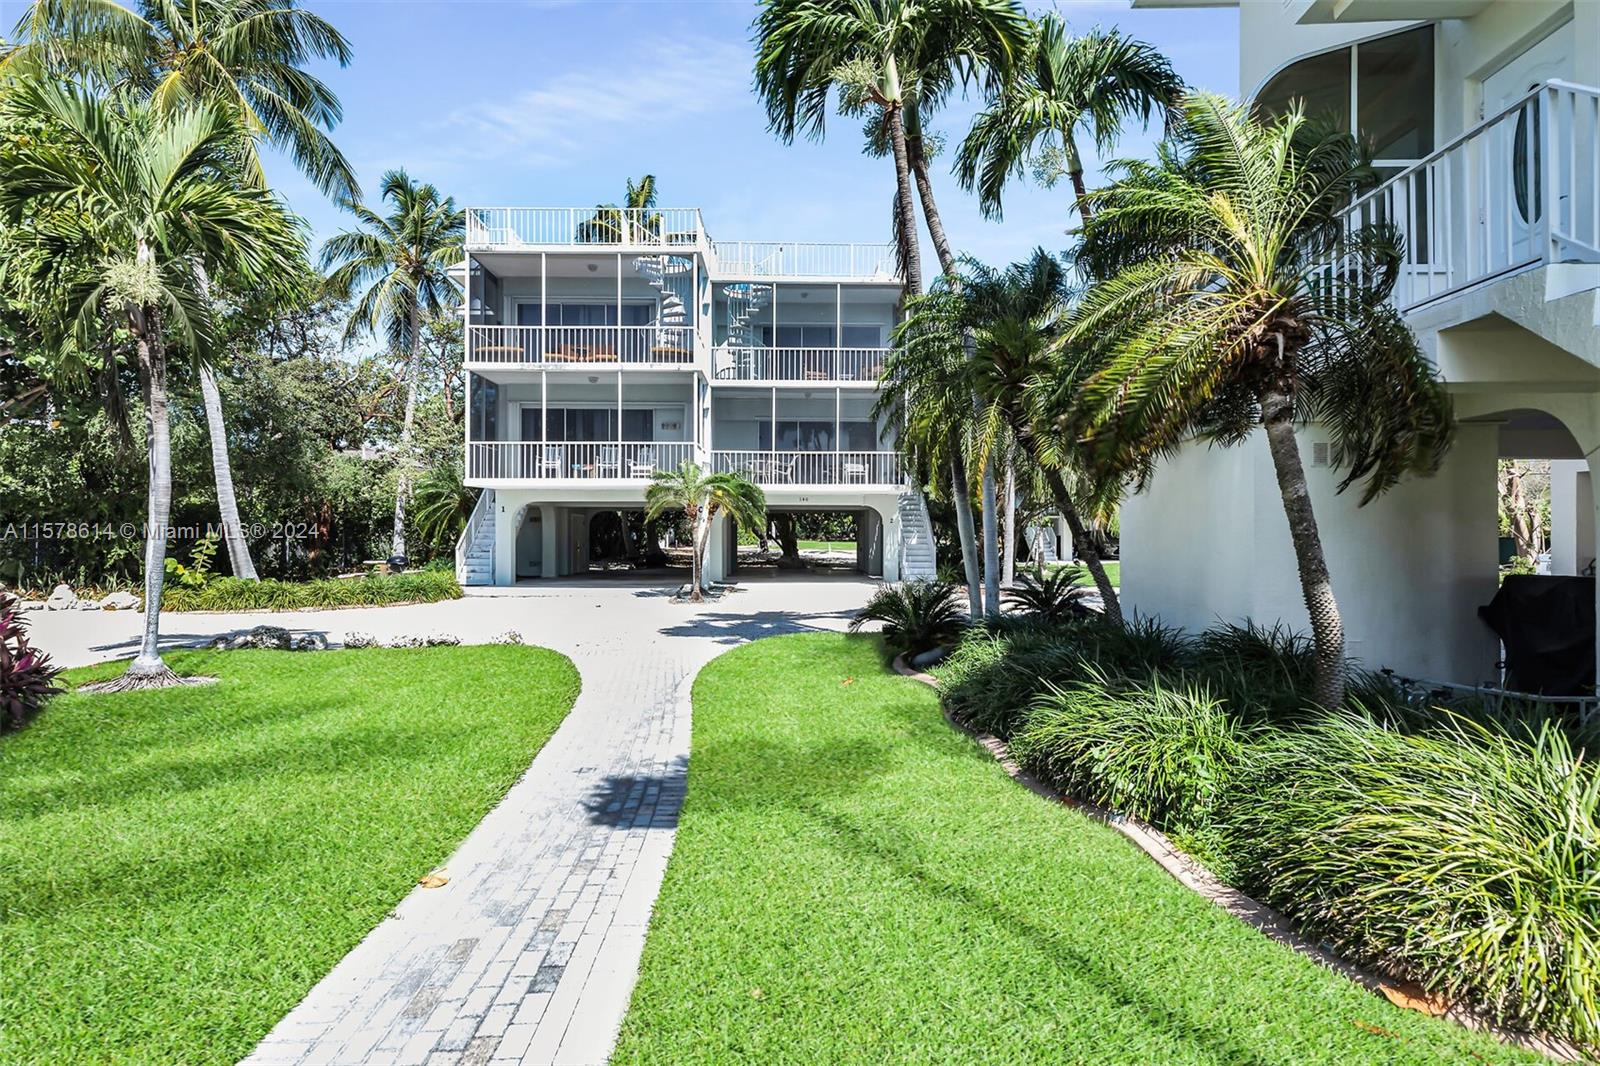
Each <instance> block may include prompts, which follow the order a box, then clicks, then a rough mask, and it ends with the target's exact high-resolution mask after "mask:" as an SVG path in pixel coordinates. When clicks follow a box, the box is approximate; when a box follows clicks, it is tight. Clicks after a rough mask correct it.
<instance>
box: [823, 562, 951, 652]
mask: <svg viewBox="0 0 1600 1066" xmlns="http://www.w3.org/2000/svg"><path fill="white" fill-rule="evenodd" d="M958 596H959V593H958V592H957V590H956V587H955V586H954V585H948V584H945V583H944V582H942V581H928V580H920V581H905V582H902V583H900V584H898V585H886V586H884V587H883V588H881V589H879V590H878V591H877V592H875V593H873V595H872V599H870V600H868V601H867V605H866V606H865V607H863V608H862V609H861V610H860V611H859V612H858V613H857V614H856V616H855V618H853V619H851V620H850V631H851V632H852V633H854V632H856V631H858V630H859V629H860V628H861V627H862V626H863V625H865V624H866V623H868V622H882V623H883V643H884V645H885V646H886V647H887V648H888V649H889V650H890V651H892V652H894V653H895V654H896V655H915V654H917V653H918V652H923V651H927V650H929V649H930V648H936V647H938V646H939V645H941V644H948V643H950V642H951V641H954V640H955V639H956V637H958V636H959V635H960V634H961V630H962V629H963V628H964V627H965V625H966V621H967V619H966V614H965V612H964V611H963V610H962V607H961V603H960V601H959V599H958Z"/></svg>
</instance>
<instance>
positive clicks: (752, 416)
mask: <svg viewBox="0 0 1600 1066" xmlns="http://www.w3.org/2000/svg"><path fill="white" fill-rule="evenodd" d="M874 398H875V397H874V395H873V394H867V393H862V392H851V391H848V390H844V389H838V388H835V389H816V390H811V389H806V390H797V389H780V388H775V387H774V388H766V389H753V388H752V389H745V388H719V389H716V390H715V391H714V392H713V395H712V407H711V420H712V421H711V444H712V451H711V456H710V459H711V468H712V469H713V470H715V471H717V472H719V473H738V474H743V475H745V476H746V477H748V478H750V479H751V480H752V481H754V482H756V483H757V484H758V485H763V486H767V487H769V488H786V487H790V486H796V487H849V486H880V487H881V486H898V485H900V484H901V483H902V482H903V481H904V474H903V472H902V469H901V464H900V456H899V454H898V453H897V452H896V451H895V450H894V448H893V444H892V440H891V439H890V437H889V435H888V432H887V426H886V424H884V423H882V422H880V421H879V420H878V419H876V418H875V417H874V416H873V412H872V407H873V403H874Z"/></svg>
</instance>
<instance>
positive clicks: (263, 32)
mask: <svg viewBox="0 0 1600 1066" xmlns="http://www.w3.org/2000/svg"><path fill="white" fill-rule="evenodd" d="M15 36H16V38H17V41H18V43H17V44H16V45H15V46H13V47H12V48H11V49H10V50H9V51H6V52H4V53H3V54H0V77H3V76H4V75H5V74H7V73H12V74H16V75H18V76H27V75H28V74H29V73H30V72H32V73H33V74H34V75H38V74H41V73H42V74H45V75H55V74H59V75H62V76H64V77H67V78H74V77H86V78H90V79H93V80H96V81H98V82H100V83H102V84H104V85H106V86H108V87H112V88H115V89H117V90H119V91H122V92H125V93H130V94H132V95H135V96H137V97H139V98H144V99H149V100H150V101H151V102H152V103H153V105H154V106H155V107H156V108H157V109H158V110H168V109H171V108H173V107H177V106H180V105H182V104H184V103H187V102H193V101H195V100H201V99H207V100H212V101H214V102H215V104H216V105H217V106H218V107H221V108H223V109H225V110H227V111H229V112H230V113H232V114H234V115H235V116H237V118H238V121H239V126H240V129H241V132H242V133H243V134H244V137H243V138H242V140H241V149H242V153H241V155H242V160H243V164H244V165H243V172H244V174H245V175H246V176H247V177H248V178H249V179H250V180H252V181H253V182H255V183H256V184H260V185H264V184H265V179H264V177H263V175H262V172H261V162H260V158H259V156H258V155H257V152H256V145H257V142H261V141H265V142H267V143H269V144H272V145H274V146H276V147H279V148H282V149H285V150H286V151H287V152H288V153H289V154H290V155H291V156H292V157H293V159H294V160H295V162H296V164H297V165H298V166H299V167H300V169H301V171H302V172H304V173H305V174H306V176H307V177H309V178H310V179H311V180H312V181H313V182H314V183H316V185H317V187H318V188H319V189H321V190H322V191H323V192H326V193H336V194H338V195H341V196H351V197H354V196H356V195H357V194H358V189H357V186H356V180H355V174H354V172H353V171H352V170H351V168H350V165H349V163H348V162H346V160H345V158H344V156H343V155H341V154H340V152H339V150H338V149H337V148H336V147H335V146H334V145H333V142H332V141H331V140H329V139H328V136H327V134H326V133H325V132H324V131H325V130H331V129H332V128H333V127H334V126H335V125H336V124H337V123H338V121H339V119H340V115H341V111H340V106H339V100H338V97H337V96H335V95H334V93H333V91H332V90H331V89H329V88H328V87H327V86H326V85H325V84H323V83H322V82H321V81H320V80H318V79H317V78H316V77H314V76H312V75H311V74H309V73H308V72H307V71H306V70H305V66H306V64H308V63H309V62H311V61H313V60H327V59H332V60H334V61H336V62H338V63H339V64H340V65H341V66H343V65H345V64H347V63H348V62H349V61H350V46H349V43H348V42H347V41H346V40H345V39H344V37H343V36H341V35H340V34H339V32H338V31H337V30H336V29H334V28H333V26H331V25H330V24H329V23H327V22H326V21H325V20H323V19H322V18H320V17H318V16H317V15H314V14H312V13H311V12H308V11H304V10H301V9H299V8H297V7H295V5H294V0H183V2H175V0H146V2H145V3H143V4H142V5H141V8H140V10H139V11H138V12H135V11H133V10H130V9H129V8H125V7H122V6H120V5H117V4H113V3H105V2H102V0H35V2H34V3H33V4H32V5H31V7H30V8H29V9H28V11H27V13H26V14H25V15H24V16H23V18H22V19H21V20H20V21H19V22H18V24H17V29H16V34H15ZM206 280H207V279H206V278H205V277H204V276H202V278H201V283H202V289H203V290H204V289H205V288H207V287H208V286H207V285H206ZM199 378H200V396H201V404H202V409H203V410H204V411H205V416H206V427H207V429H208V431H209V433H210V437H211V466H212V472H213V475H214V477H215V479H216V485H217V509H218V511H219V512H220V515H221V518H222V529H223V539H224V541H225V542H226V544H227V546H228V559H229V562H230V563H231V565H232V569H233V573H234V576H236V577H241V578H245V579H248V580H254V579H255V576H256V569H255V563H254V562H253V561H252V559H251V558H250V545H249V541H248V540H246V538H245V535H244V527H243V525H242V523H241V522H240V521H239V508H238V503H237V494H236V493H235V491H234V485H233V467H232V464H231V462H230V461H229V457H228V440H227V427H226V424H225V422H224V418H223V410H222V396H221V393H220V391H219V390H218V388H217V380H216V375H215V373H214V372H213V371H212V368H211V367H210V366H209V365H207V364H205V363H201V364H200V366H199Z"/></svg>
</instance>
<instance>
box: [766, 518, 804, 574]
mask: <svg viewBox="0 0 1600 1066" xmlns="http://www.w3.org/2000/svg"><path fill="white" fill-rule="evenodd" d="M772 526H773V529H774V530H776V531H777V534H778V569H780V570H782V569H786V568H787V569H795V568H798V567H799V566H800V538H799V537H798V536H797V535H796V534H795V528H794V515H792V514H776V515H773V516H772ZM786 564H787V565H786Z"/></svg>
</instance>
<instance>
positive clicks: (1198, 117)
mask: <svg viewBox="0 0 1600 1066" xmlns="http://www.w3.org/2000/svg"><path fill="white" fill-rule="evenodd" d="M1183 115H1184V119H1185V127H1184V130H1183V132H1182V135H1181V137H1180V138H1179V139H1178V141H1177V143H1176V144H1175V145H1174V146H1172V147H1169V148H1168V149H1167V150H1165V151H1164V152H1163V153H1162V156H1161V158H1160V160H1159V161H1158V162H1156V163H1151V164H1130V165H1128V166H1127V168H1126V170H1125V173H1124V174H1123V175H1122V177H1121V178H1120V180H1118V181H1116V182H1115V183H1114V184H1113V185H1111V186H1110V187H1109V188H1107V189H1104V190H1102V191H1100V192H1098V193H1095V194H1092V195H1091V198H1090V199H1091V206H1092V208H1093V212H1094V213H1093V215H1092V218H1091V221H1090V222H1089V224H1088V226H1087V228H1086V232H1085V238H1084V244H1083V247H1082V249H1081V251H1080V256H1079V259H1080V262H1081V263H1082V264H1083V265H1084V266H1085V267H1086V268H1087V269H1088V270H1089V271H1090V272H1091V274H1092V275H1093V276H1095V277H1098V278H1101V279H1103V280H1100V281H1098V282H1097V283H1095V284H1094V285H1093V286H1092V287H1090V288H1089V289H1088V291H1087V292H1086V293H1085V295H1084V297H1083V299H1082V302H1081V304H1080V306H1079V308H1078V310H1077V314H1076V316H1075V319H1074V322H1073V324H1072V326H1071V329H1070V330H1069V333H1068V338H1069V339H1074V340H1080V341H1088V340H1092V341H1093V343H1095V344H1096V345H1098V346H1099V347H1100V349H1101V350H1102V351H1103V352H1104V353H1105V363H1104V365H1103V366H1101V367H1100V368H1099V369H1097V370H1096V371H1095V372H1094V373H1093V374H1092V375H1091V376H1090V377H1089V378H1088V379H1087V381H1086V382H1085V383H1084V385H1083V387H1082V388H1081V389H1080V390H1079V395H1078V398H1077V400H1076V405H1075V406H1076V411H1075V412H1074V414H1073V417H1072V421H1073V423H1074V424H1075V426H1076V428H1077V431H1078V432H1079V433H1081V434H1082V436H1083V438H1084V439H1085V441H1086V444H1087V446H1088V447H1089V448H1090V449H1091V450H1092V451H1093V452H1094V453H1095V455H1096V461H1097V462H1099V463H1101V464H1103V465H1104V467H1106V468H1109V469H1118V468H1126V467H1127V465H1128V463H1129V462H1130V461H1131V460H1133V459H1135V458H1136V457H1138V456H1141V455H1143V456H1149V455H1152V454H1159V453H1163V452H1166V451H1169V450H1171V449H1174V448H1176V447H1178V446H1179V445H1181V444H1182V443H1183V442H1184V441H1186V440H1188V439H1190V438H1191V437H1193V436H1194V435H1196V434H1200V435H1204V436H1206V437H1209V438H1211V439H1213V440H1216V441H1219V442H1221V443H1223V444H1234V443H1238V442H1241V441H1243V440H1244V439H1246V438H1247V437H1248V436H1250V435H1251V434H1252V433H1253V431H1254V429H1255V427H1257V426H1259V427H1261V428H1262V429H1263V430H1264V431H1265V434H1266V439H1267V446H1268V449H1269V451H1270V453H1271V457H1272V463H1273V468H1274V470H1275V471H1276V473H1277V480H1278V489H1279V492H1280V494H1281V495H1282V498H1283V508H1284V512H1285V514H1286V515H1287V516H1288V520H1289V534H1290V537H1291V539H1292V542H1293V545H1294V553H1295V559H1296V562H1297V564H1298V568H1299V574H1300V583H1301V588H1302V591H1303V593H1304V597H1305V604H1306V610H1307V613H1308V614H1309V616H1310V621H1311V632H1312V637H1313V639H1314V642H1315V645H1316V656H1317V684H1316V698H1317V699H1318V701H1319V702H1321V703H1322V704H1323V705H1324V706H1328V707H1332V706H1337V705H1338V704H1339V703H1340V702H1342V700H1343V696H1344V682H1345V669H1346V667H1345V661H1344V633H1343V625H1342V622H1341V619H1340V615H1339V607H1338V603H1337V601H1336V600H1335V598H1334V593H1333V586H1332V583H1331V581H1330V578H1329V574H1328V565H1327V561H1326V558H1325V557H1324V555H1323V550H1322V541H1321V538H1320V537H1319V535H1318V532H1317V521H1316V516H1315V514H1314V513H1313V510H1312V503H1311V496H1310V493H1309V491H1308V490H1307V486H1306V476H1305V470H1304V467H1303V465H1302V463H1301V457H1300V450H1299V446H1298V444H1297V443H1296V439H1295V423H1296V421H1297V420H1298V421H1315V422H1317V423H1318V424H1320V425H1321V426H1322V427H1324V428H1325V429H1326V431H1327V432H1328V434H1329V435H1330V438H1331V444H1332V449H1331V452H1330V458H1331V461H1332V464H1333V465H1334V466H1335V467H1336V468H1339V469H1342V470H1343V471H1344V476H1343V479H1342V481H1341V483H1340V485H1339V489H1340V491H1343V490H1344V489H1346V488H1348V487H1349V486H1350V485H1352V484H1354V483H1356V482H1358V481H1359V482H1362V483H1363V484H1362V494H1361V502H1362V503H1363V504H1365V503H1367V502H1369V501H1371V500H1372V499H1374V498H1375V497H1377V496H1378V495H1380V494H1381V493H1383V492H1385V491H1386V490H1388V489H1389V488H1391V487H1393V486H1394V485H1395V484H1396V483H1397V482H1398V481H1399V480H1400V479H1401V478H1402V477H1404V476H1405V475H1406V474H1408V473H1417V474H1428V473H1431V472H1433V471H1434V470H1436V469H1437V468H1438V466H1439V463H1440V462H1441V461H1442V459H1443V457H1444V454H1445V452H1446V450H1447V449H1448V447H1449V445H1450V441H1451V436H1452V431H1453V422H1452V416H1451V404H1450V399H1449V395H1448V393H1447V392H1446V391H1445V388H1444V385H1443V382H1441V381H1440V380H1439V378H1438V377H1437V375H1436V374H1435V372H1434V370H1433V368H1432V366H1431V365H1430V364H1429V362H1428V360H1427V358H1426V357H1425V356H1424V354H1423V353H1422V352H1421V350H1419V348H1418V346H1417V342H1416V338H1415V337H1414V336H1413V335H1412V333H1411V331H1410V329H1409V328H1407V326H1406V325H1405V322H1404V320H1403V319H1402V318H1401V317H1400V315H1399V313H1398V312H1397V311H1395V310H1394V309H1393V307H1392V306H1391V305H1390V304H1389V302H1388V296H1389V293H1390V290H1391V288H1392V286H1393V284H1394V280H1395V277H1396V276H1397V264H1398V262H1399V255H1398V250H1397V248H1396V246H1395V241H1394V236H1393V233H1392V231H1391V230H1389V229H1388V228H1385V227H1370V228H1366V229H1362V230H1359V231H1356V232H1354V233H1346V232H1344V230H1343V227H1342V225H1341V215H1340V212H1341V209H1342V208H1343V207H1344V206H1345V205H1346V204H1347V203H1348V202H1349V200H1350V198H1351V197H1352V195H1354V194H1355V193H1356V192H1357V191H1358V190H1359V189H1360V188H1362V187H1364V185H1366V184H1367V183H1369V182H1371V181H1372V180H1373V179H1372V173H1371V169H1370V167H1368V166H1366V165H1365V161H1364V160H1363V159H1362V157H1361V153H1360V151H1359V149H1358V147H1357V145H1356V143H1355V140H1354V139H1353V138H1352V137H1350V136H1349V135H1348V134H1342V133H1334V132H1321V131H1317V130H1313V129H1311V128H1309V127H1307V126H1306V123H1305V118H1304V116H1303V115H1302V114H1301V113H1300V112H1298V111H1295V112H1291V113H1290V114H1289V115H1286V116H1284V117H1283V118H1282V119H1279V120H1276V121H1272V122H1270V123H1269V122H1264V121H1259V120H1257V119H1256V118H1255V117H1253V116H1252V115H1251V114H1250V113H1249V112H1248V111H1247V110H1245V109H1244V108H1242V107H1239V106H1237V105H1234V104H1230V103H1228V102H1227V101H1225V100H1223V99H1221V98H1219V97H1216V96H1211V95H1207V94H1198V95H1194V96H1191V97H1188V98H1187V99H1186V100H1185V101H1184V103H1183Z"/></svg>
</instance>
